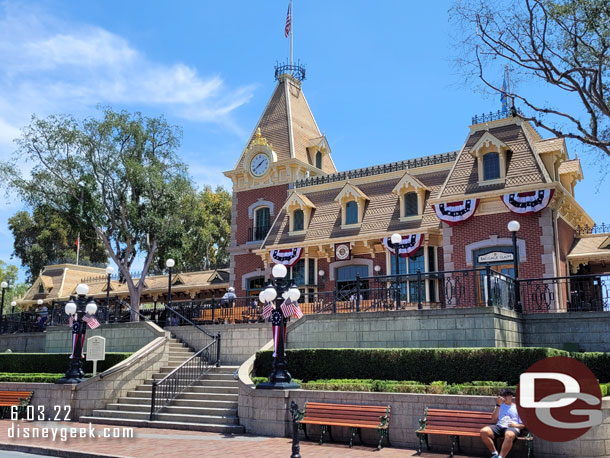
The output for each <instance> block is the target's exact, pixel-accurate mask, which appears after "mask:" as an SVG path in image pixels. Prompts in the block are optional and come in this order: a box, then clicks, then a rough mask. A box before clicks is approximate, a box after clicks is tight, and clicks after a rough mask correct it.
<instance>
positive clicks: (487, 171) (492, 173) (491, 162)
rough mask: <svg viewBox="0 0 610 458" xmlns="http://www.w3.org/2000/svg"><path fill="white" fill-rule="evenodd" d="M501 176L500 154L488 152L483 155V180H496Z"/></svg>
mask: <svg viewBox="0 0 610 458" xmlns="http://www.w3.org/2000/svg"><path fill="white" fill-rule="evenodd" d="M500 177H501V174H500V154H498V153H494V152H492V153H486V154H485V156H483V180H485V181H487V180H496V179H498V178H500Z"/></svg>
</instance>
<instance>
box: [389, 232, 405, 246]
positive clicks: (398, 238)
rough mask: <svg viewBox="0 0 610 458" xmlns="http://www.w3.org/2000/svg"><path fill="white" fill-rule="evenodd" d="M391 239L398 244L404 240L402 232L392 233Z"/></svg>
mask: <svg viewBox="0 0 610 458" xmlns="http://www.w3.org/2000/svg"><path fill="white" fill-rule="evenodd" d="M390 240H391V241H392V243H393V244H394V245H396V244H397V243H400V242H402V236H401V235H400V234H392V237H390Z"/></svg>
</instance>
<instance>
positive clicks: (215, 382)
mask: <svg viewBox="0 0 610 458" xmlns="http://www.w3.org/2000/svg"><path fill="white" fill-rule="evenodd" d="M194 386H230V387H239V382H238V381H237V380H233V379H231V380H226V379H225V380H222V379H217V378H205V379H202V380H199V381H198V382H195V385H194Z"/></svg>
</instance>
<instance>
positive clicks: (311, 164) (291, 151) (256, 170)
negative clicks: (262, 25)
mask: <svg viewBox="0 0 610 458" xmlns="http://www.w3.org/2000/svg"><path fill="white" fill-rule="evenodd" d="M275 75H276V81H277V84H276V86H275V90H274V91H273V94H272V96H271V98H270V99H269V102H268V103H267V106H266V107H265V110H264V111H263V114H262V116H261V117H260V119H259V120H258V122H257V124H256V126H255V128H254V130H253V132H252V134H251V136H250V138H249V140H248V142H247V144H246V146H245V148H244V149H243V150H242V152H241V154H240V156H239V159H238V161H237V163H236V164H235V167H234V168H233V170H230V171H228V172H225V173H224V174H225V176H227V177H228V178H230V179H231V180H232V181H233V200H232V212H231V247H230V254H231V261H230V271H231V277H230V283H231V286H233V287H234V288H235V290H236V293H237V296H238V297H243V296H246V295H251V294H257V293H258V291H259V290H260V288H261V287H262V285H263V284H264V281H265V279H268V278H269V272H268V270H269V268H268V267H266V266H265V265H264V264H263V261H262V260H261V258H260V256H258V255H256V254H254V253H253V250H256V249H258V248H260V247H261V245H262V243H263V241H264V240H265V237H266V236H267V232H268V231H269V228H270V227H271V225H272V224H273V221H274V220H275V218H276V217H277V216H278V215H279V213H280V212H281V210H282V207H283V205H284V203H285V202H286V198H287V196H288V189H289V187H290V183H292V182H294V181H295V180H298V179H301V178H306V177H313V176H316V175H326V174H329V173H335V172H336V171H337V169H336V168H335V164H334V163H333V160H332V158H331V156H330V146H329V145H328V142H327V140H326V137H325V136H324V135H323V134H322V133H321V132H320V129H319V128H318V125H317V124H316V121H315V119H314V117H313V114H312V113H311V110H310V109H309V105H308V103H307V100H306V99H305V95H304V94H303V89H302V81H303V79H304V77H305V69H304V68H303V67H302V66H300V65H282V66H279V67H276V69H275Z"/></svg>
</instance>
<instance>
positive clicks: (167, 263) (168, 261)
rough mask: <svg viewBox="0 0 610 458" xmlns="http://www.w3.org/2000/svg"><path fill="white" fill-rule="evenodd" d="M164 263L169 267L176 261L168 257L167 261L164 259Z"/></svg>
mask: <svg viewBox="0 0 610 458" xmlns="http://www.w3.org/2000/svg"><path fill="white" fill-rule="evenodd" d="M165 265H166V266H167V267H169V268H170V269H171V268H172V267H174V266H175V265H176V261H174V260H173V259H172V258H169V259H168V260H167V261H165Z"/></svg>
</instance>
